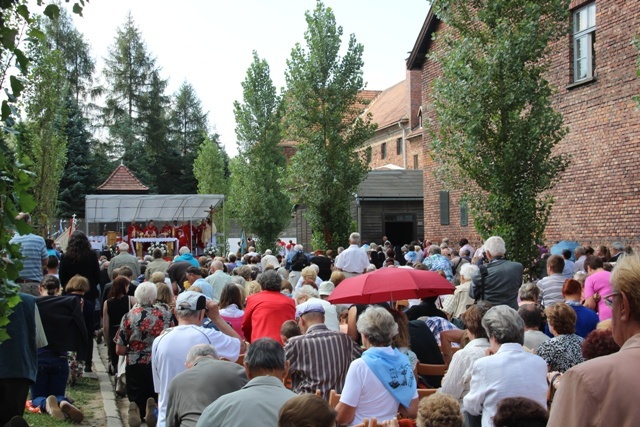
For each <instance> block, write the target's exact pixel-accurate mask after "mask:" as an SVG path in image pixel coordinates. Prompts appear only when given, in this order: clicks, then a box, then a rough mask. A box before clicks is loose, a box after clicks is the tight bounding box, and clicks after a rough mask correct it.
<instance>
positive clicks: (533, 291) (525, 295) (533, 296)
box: [518, 282, 540, 306]
mask: <svg viewBox="0 0 640 427" xmlns="http://www.w3.org/2000/svg"><path fill="white" fill-rule="evenodd" d="M518 299H520V301H519V302H518V306H521V305H524V304H537V303H538V300H539V299H540V288H539V287H538V285H537V284H535V283H534V282H529V283H525V284H524V285H522V286H520V289H519V290H518Z"/></svg>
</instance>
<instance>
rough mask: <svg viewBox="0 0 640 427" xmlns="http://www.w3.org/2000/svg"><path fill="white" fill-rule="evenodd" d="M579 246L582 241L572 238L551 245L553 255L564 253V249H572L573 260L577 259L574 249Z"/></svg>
mask: <svg viewBox="0 0 640 427" xmlns="http://www.w3.org/2000/svg"><path fill="white" fill-rule="evenodd" d="M578 246H580V243H578V242H574V241H571V240H563V241H561V242H558V243H556V244H555V245H553V246H552V247H551V251H550V252H551V255H562V251H564V250H565V249H569V250H570V251H571V258H569V259H570V260H571V261H575V260H576V258H575V254H574V253H573V251H574V250H575V248H577V247H578Z"/></svg>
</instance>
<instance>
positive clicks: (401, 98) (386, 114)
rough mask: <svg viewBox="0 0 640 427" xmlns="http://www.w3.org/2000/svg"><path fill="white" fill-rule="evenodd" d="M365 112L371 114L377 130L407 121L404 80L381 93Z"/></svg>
mask: <svg viewBox="0 0 640 427" xmlns="http://www.w3.org/2000/svg"><path fill="white" fill-rule="evenodd" d="M366 112H367V113H371V115H372V121H373V122H374V123H377V124H378V130H380V129H384V128H386V127H388V126H390V125H394V124H396V123H398V122H400V121H403V120H408V117H407V90H406V87H405V80H403V81H401V82H399V83H396V84H395V85H393V86H391V87H390V88H388V89H385V90H384V91H382V93H381V94H380V95H378V96H377V97H376V98H375V100H374V101H373V102H372V103H371V105H370V106H369V108H368V110H367V111H366Z"/></svg>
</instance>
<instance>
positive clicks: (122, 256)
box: [108, 242, 140, 279]
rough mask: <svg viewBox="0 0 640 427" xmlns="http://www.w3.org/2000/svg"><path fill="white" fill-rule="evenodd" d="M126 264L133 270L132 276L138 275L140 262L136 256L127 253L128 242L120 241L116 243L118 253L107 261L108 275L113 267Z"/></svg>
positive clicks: (136, 276) (135, 277)
mask: <svg viewBox="0 0 640 427" xmlns="http://www.w3.org/2000/svg"><path fill="white" fill-rule="evenodd" d="M125 265H126V266H127V267H129V268H130V269H131V271H133V278H134V279H137V278H138V276H140V263H139V262H138V258H136V257H134V256H133V255H131V254H130V253H129V244H128V243H125V242H122V243H120V244H119V245H118V255H116V256H114V257H113V258H111V262H110V263H109V269H108V271H109V277H112V276H111V273H112V272H113V270H114V269H116V268H120V267H124V266H125Z"/></svg>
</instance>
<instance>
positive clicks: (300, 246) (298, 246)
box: [293, 245, 303, 251]
mask: <svg viewBox="0 0 640 427" xmlns="http://www.w3.org/2000/svg"><path fill="white" fill-rule="evenodd" d="M302 249H303V248H302V245H295V246H294V247H293V250H294V251H301V250H302Z"/></svg>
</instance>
